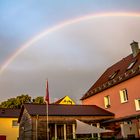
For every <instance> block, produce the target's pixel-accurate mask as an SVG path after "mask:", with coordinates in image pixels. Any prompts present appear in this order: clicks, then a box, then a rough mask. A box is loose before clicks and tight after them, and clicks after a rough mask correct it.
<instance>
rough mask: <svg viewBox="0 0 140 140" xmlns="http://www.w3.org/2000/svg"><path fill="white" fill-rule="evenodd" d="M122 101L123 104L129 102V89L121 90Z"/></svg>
mask: <svg viewBox="0 0 140 140" xmlns="http://www.w3.org/2000/svg"><path fill="white" fill-rule="evenodd" d="M120 99H121V103H125V102H127V101H128V94H127V89H123V90H120Z"/></svg>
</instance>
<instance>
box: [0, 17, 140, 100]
mask: <svg viewBox="0 0 140 140" xmlns="http://www.w3.org/2000/svg"><path fill="white" fill-rule="evenodd" d="M139 25H140V19H139V18H138V17H137V18H136V17H135V18H134V17H102V18H96V19H91V20H88V21H83V22H81V23H77V24H74V25H71V26H69V27H65V28H63V29H61V30H59V31H56V32H54V33H52V34H50V35H47V36H46V37H45V38H43V39H42V40H40V42H38V43H36V44H35V45H33V46H32V47H30V48H29V49H27V50H26V51H24V52H23V53H22V54H20V55H19V56H18V57H17V58H16V59H15V60H14V62H13V63H11V64H10V65H9V66H8V67H7V69H6V70H5V71H4V73H3V75H2V76H1V77H0V92H1V93H4V94H2V95H1V100H2V99H5V98H7V97H12V96H15V95H18V94H21V93H23V92H26V93H28V94H30V95H31V96H33V97H34V96H44V95H45V81H46V79H47V78H48V79H49V87H50V96H51V99H52V101H54V99H55V98H61V97H63V96H65V95H69V96H70V97H71V98H73V99H75V100H77V101H78V100H79V99H80V98H81V97H82V95H83V94H84V93H85V92H86V91H87V90H88V89H89V88H90V87H91V86H92V84H93V83H94V82H95V81H96V80H97V79H98V78H99V76H100V75H101V74H102V73H103V72H104V71H105V70H106V68H108V67H109V66H111V65H112V64H114V63H115V62H117V61H119V60H120V59H122V58H123V57H125V56H127V55H128V54H130V53H131V49H130V45H129V44H130V43H131V42H132V40H135V41H138V42H140V38H139V36H140V28H139Z"/></svg>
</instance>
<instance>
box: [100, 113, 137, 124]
mask: <svg viewBox="0 0 140 140" xmlns="http://www.w3.org/2000/svg"><path fill="white" fill-rule="evenodd" d="M139 118H140V113H139V114H133V115H129V116H125V117H120V118H115V119H110V120H106V121H104V122H102V123H111V122H122V121H129V120H132V119H139Z"/></svg>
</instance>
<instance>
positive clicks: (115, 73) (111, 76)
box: [109, 70, 120, 80]
mask: <svg viewBox="0 0 140 140" xmlns="http://www.w3.org/2000/svg"><path fill="white" fill-rule="evenodd" d="M119 71H120V70H117V71H115V72H114V73H113V74H111V75H110V76H109V80H112V79H114V78H115V77H116V75H117V74H118V72H119Z"/></svg>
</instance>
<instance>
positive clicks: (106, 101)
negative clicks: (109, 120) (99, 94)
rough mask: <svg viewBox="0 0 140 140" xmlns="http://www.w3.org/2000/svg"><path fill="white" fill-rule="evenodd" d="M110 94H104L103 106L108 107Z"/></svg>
mask: <svg viewBox="0 0 140 140" xmlns="http://www.w3.org/2000/svg"><path fill="white" fill-rule="evenodd" d="M110 105H111V104H110V96H109V95H107V96H104V106H105V108H109V107H110Z"/></svg>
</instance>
